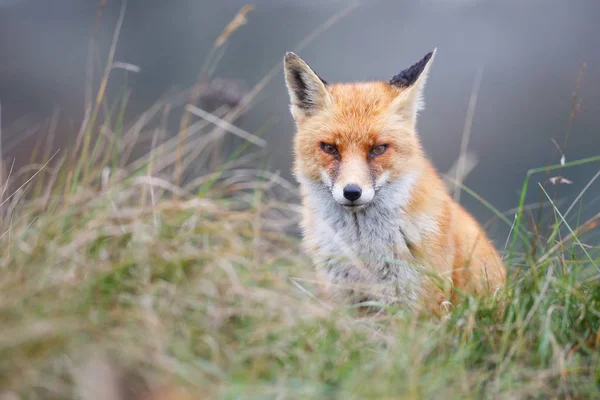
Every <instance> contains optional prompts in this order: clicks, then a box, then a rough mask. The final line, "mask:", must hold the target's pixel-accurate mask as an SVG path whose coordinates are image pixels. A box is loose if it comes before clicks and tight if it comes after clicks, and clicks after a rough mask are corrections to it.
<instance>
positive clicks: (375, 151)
mask: <svg viewBox="0 0 600 400" xmlns="http://www.w3.org/2000/svg"><path fill="white" fill-rule="evenodd" d="M387 148H388V145H387V144H380V145H379V146H375V147H373V148H372V149H371V151H370V152H369V155H370V156H371V157H376V156H380V155H382V154H383V153H385V152H386V150H387Z"/></svg>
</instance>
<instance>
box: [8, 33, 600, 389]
mask: <svg viewBox="0 0 600 400" xmlns="http://www.w3.org/2000/svg"><path fill="white" fill-rule="evenodd" d="M228 29H230V30H231V27H229V28H228ZM230 33H231V32H229V33H228V34H230ZM116 36H117V35H116ZM215 53H218V51H215ZM109 63H112V60H109ZM109 65H110V64H109ZM110 70H111V68H107V72H106V73H105V76H104V79H103V81H102V82H106V79H107V78H108V74H109V72H110ZM103 85H104V86H105V83H104V84H102V85H101V86H100V87H101V88H102V86H103ZM101 90H103V89H101ZM251 94H252V93H251ZM190 96H191V99H192V100H193V101H194V100H195V98H194V96H195V95H194V93H191V94H190V93H183V94H180V95H178V96H175V98H171V99H168V100H165V101H163V102H160V103H158V104H157V106H156V107H154V108H153V109H152V110H149V111H148V113H146V114H144V115H143V116H141V117H140V118H139V119H137V120H136V121H133V122H132V123H131V124H130V125H127V124H126V123H125V122H124V118H123V115H124V113H125V106H126V101H125V100H126V97H125V96H124V97H123V98H119V99H117V101H116V102H115V103H114V105H110V104H107V102H108V101H107V100H106V98H105V96H104V93H100V94H99V95H98V96H97V100H96V102H95V103H93V104H90V105H89V107H88V110H90V112H89V113H88V115H87V118H86V119H85V121H84V123H83V126H82V129H81V136H80V139H79V140H77V142H76V144H75V146H74V148H73V149H71V150H70V151H69V152H66V153H65V154H64V155H63V154H61V153H60V152H59V153H56V154H55V155H54V156H53V157H48V158H49V159H50V162H49V163H47V164H45V165H43V166H38V167H36V168H34V169H29V170H26V171H25V172H23V174H16V173H12V172H11V170H10V168H7V167H9V166H8V165H5V166H4V168H3V172H4V179H3V182H6V183H5V185H4V186H3V189H4V191H3V195H2V199H1V200H0V212H1V222H2V231H1V232H0V241H1V249H2V253H1V254H0V322H1V323H2V329H1V330H0V397H1V396H2V395H4V396H6V398H22V399H63V398H83V399H117V398H142V397H135V396H134V395H133V394H132V393H134V392H135V393H138V396H141V395H140V394H139V393H144V391H146V390H150V391H153V392H155V394H156V393H158V392H159V391H160V390H161V388H181V389H182V390H186V391H187V393H188V395H190V396H193V397H191V398H224V399H233V398H257V399H258V398H261V399H262V398H273V399H275V398H298V399H305V398H339V399H359V398H360V399H364V398H367V399H370V398H414V399H416V398H431V399H438V398H444V399H466V398H473V399H480V398H510V399H515V398H556V397H559V398H592V397H595V396H596V393H598V391H599V390H600V353H599V352H598V349H599V346H600V285H598V277H599V275H598V274H599V272H600V271H599V270H598V266H599V265H600V249H599V247H598V245H597V244H598V241H597V236H594V231H593V229H594V228H595V227H596V225H597V224H598V220H599V219H600V214H597V215H596V216H595V217H594V218H592V219H590V220H588V221H580V220H579V218H578V216H577V215H576V214H577V212H576V211H577V208H579V209H580V210H581V209H582V208H583V207H585V205H584V203H583V201H582V199H581V198H582V197H583V196H580V197H581V198H578V199H576V201H575V202H574V203H573V204H575V207H574V211H573V214H570V213H566V212H564V211H562V210H560V209H559V208H558V207H556V206H554V203H552V197H551V196H550V195H549V194H548V195H547V191H548V188H545V187H542V188H541V189H540V190H542V192H541V193H542V196H543V199H544V200H547V201H550V203H551V207H550V210H551V211H552V213H550V216H547V217H546V218H545V219H544V218H541V219H539V220H538V221H537V228H536V226H534V227H533V228H532V229H529V228H527V227H526V224H525V223H524V222H522V221H524V220H528V217H530V216H531V215H530V211H528V209H527V207H525V204H524V202H525V196H523V200H522V202H521V204H520V205H519V209H518V212H517V217H516V218H515V221H516V223H514V224H513V220H512V219H513V215H514V214H511V215H510V218H507V217H506V215H505V214H503V213H500V212H498V211H495V210H493V209H491V211H493V212H494V213H496V216H498V217H500V219H501V220H503V221H504V222H506V223H508V224H509V225H513V226H512V231H511V237H510V240H509V241H508V242H507V243H508V247H507V251H506V257H507V259H509V258H510V264H511V265H510V267H511V274H510V280H509V288H508V290H507V291H506V293H501V294H500V296H499V297H500V299H501V300H502V301H498V299H494V298H484V299H479V300H477V299H474V298H469V297H465V298H464V299H461V301H459V302H457V303H456V304H453V305H452V307H450V308H449V310H448V313H447V314H445V315H444V316H442V317H436V316H431V315H420V316H414V315H411V314H409V313H407V312H405V311H402V310H398V309H393V308H385V307H383V306H381V305H377V304H371V306H373V307H376V308H377V307H379V308H380V309H381V310H380V311H379V312H377V313H375V314H370V315H361V314H359V313H358V312H357V310H356V309H355V308H352V307H346V308H340V307H335V306H333V305H331V304H328V303H326V302H324V301H322V300H320V298H319V295H318V291H317V290H316V288H315V281H314V275H313V269H312V267H311V265H310V263H309V262H308V260H307V259H306V258H305V257H304V256H303V255H302V252H301V250H300V249H299V246H298V238H297V237H296V236H295V235H294V234H293V233H289V234H287V233H282V232H291V231H292V230H293V228H294V226H295V223H296V219H297V208H296V206H295V205H294V204H291V203H290V202H289V201H288V198H287V197H286V194H287V193H289V192H290V191H294V190H295V189H294V185H292V184H290V183H287V182H285V181H283V180H282V179H281V178H279V177H278V176H277V175H274V174H269V173H268V172H265V171H264V169H250V168H249V167H247V165H246V163H248V162H250V161H252V160H254V158H253V157H254V156H255V154H256V153H255V152H253V151H252V150H253V148H254V147H253V146H254V144H257V143H261V142H260V141H259V140H258V139H259V138H257V137H256V136H254V135H252V136H250V137H252V138H254V142H253V143H254V144H252V142H251V144H250V145H248V144H247V143H249V142H247V141H245V142H244V143H243V144H242V145H241V146H240V147H239V148H237V149H236V150H234V151H233V152H232V153H231V154H232V155H231V157H229V158H228V159H226V160H222V161H221V162H220V163H218V164H216V166H211V164H213V163H211V162H210V160H212V159H213V157H215V154H216V152H218V151H219V146H218V144H219V143H220V140H221V139H222V137H223V136H224V135H225V134H227V132H230V133H231V131H233V130H234V129H231V126H230V125H229V124H228V121H230V122H231V121H233V119H234V118H235V116H237V115H239V114H240V113H241V112H243V111H245V110H246V108H245V107H247V103H245V102H244V100H243V101H242V103H240V105H239V106H238V107H237V108H234V109H232V110H220V111H218V112H215V114H217V115H218V116H219V119H218V121H220V122H219V125H218V126H217V127H216V128H215V127H214V126H215V125H213V124H210V123H208V122H206V121H205V120H198V121H195V122H194V121H193V120H192V118H191V116H188V117H186V118H183V119H182V120H184V121H185V122H184V123H183V125H185V129H183V130H184V131H185V134H184V133H182V130H179V134H178V135H174V136H173V137H169V135H167V134H166V132H167V131H168V128H167V123H166V122H165V121H167V120H168V118H167V116H168V114H169V112H172V109H171V106H172V105H173V104H178V103H179V104H181V103H185V99H189V98H190ZM182 99H183V100H182ZM193 101H192V102H193ZM103 110H105V111H103ZM169 110H171V111H169ZM186 110H189V111H193V110H194V108H193V107H188V108H186ZM221 111H223V112H221ZM184 112H187V111H184ZM101 115H102V117H101ZM221 117H222V118H221ZM188 124H189V125H188ZM140 132H141V133H140ZM238 133H239V132H238ZM183 135H185V137H183V138H182V136H183ZM140 137H150V138H152V140H151V145H150V146H149V149H150V150H149V151H148V153H147V154H145V155H141V156H138V157H135V156H133V155H134V154H135V152H134V151H133V146H134V145H135V144H136V143H138V142H139V141H138V138H140ZM246 139H248V138H246ZM248 140H249V139H248ZM194 160H195V161H198V160H201V162H200V167H199V168H200V169H199V170H198V171H200V172H198V173H197V176H198V178H194V179H189V180H188V182H185V180H183V179H180V178H181V177H182V176H185V175H186V171H187V172H190V171H192V172H194V171H196V170H195V168H197V167H198V164H197V163H194V162H192V161H194ZM599 160H600V158H592V159H588V160H582V161H575V162H572V163H571V164H569V163H565V164H564V165H563V164H561V165H559V166H552V167H549V168H541V169H539V170H534V171H530V173H528V174H527V180H526V185H525V186H524V189H523V190H524V191H525V190H529V191H531V190H537V189H538V188H536V187H535V186H534V185H531V183H532V177H534V176H536V175H535V174H537V173H538V172H546V171H549V170H551V169H554V168H569V166H572V165H577V164H580V163H582V162H597V161H599ZM192 167H193V168H192ZM27 171H29V172H27ZM190 173H191V172H190ZM27 174H29V175H27ZM530 186H533V187H530ZM469 193H471V194H473V195H476V194H475V193H473V192H471V191H469ZM546 195H547V197H546ZM490 207H491V206H490ZM566 214H568V215H566ZM565 215H566V216H565ZM542 226H549V233H548V234H547V235H542V234H541V232H543V231H544V229H542V228H541V227H542ZM594 240H595V243H596V245H595V246H593V245H590V243H592V244H593V243H594ZM119 391H120V392H121V393H122V396H123V397H118V395H116V394H112V393H113V392H119ZM10 396H12V397H10ZM156 396H157V397H156V398H167V397H159V395H156ZM165 396H166V395H165ZM174 396H175V395H174ZM177 396H183V394H181V393H179V394H177ZM169 398H183V397H169Z"/></svg>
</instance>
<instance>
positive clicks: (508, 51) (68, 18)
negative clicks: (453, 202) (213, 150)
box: [0, 0, 600, 237]
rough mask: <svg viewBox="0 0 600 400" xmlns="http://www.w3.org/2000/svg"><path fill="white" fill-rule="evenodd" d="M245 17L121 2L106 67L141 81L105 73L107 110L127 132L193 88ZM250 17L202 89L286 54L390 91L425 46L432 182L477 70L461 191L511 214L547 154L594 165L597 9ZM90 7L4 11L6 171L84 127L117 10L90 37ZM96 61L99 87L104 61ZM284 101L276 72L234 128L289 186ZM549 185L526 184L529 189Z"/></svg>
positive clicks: (215, 8)
mask: <svg viewBox="0 0 600 400" xmlns="http://www.w3.org/2000/svg"><path fill="white" fill-rule="evenodd" d="M246 3H247V2H244V1H241V0H213V1H207V0H173V1H164V0H129V1H128V2H127V8H126V14H125V19H124V23H123V28H122V30H121V34H120V37H119V43H118V46H117V49H116V55H115V61H118V62H125V63H131V64H133V65H135V66H137V67H139V72H129V73H125V71H122V70H115V71H113V73H112V74H113V76H114V78H115V80H116V81H113V83H112V86H111V95H112V96H113V98H114V96H118V95H119V93H120V92H119V91H122V90H123V86H124V85H123V84H124V83H126V85H127V86H128V87H129V88H130V90H131V92H130V95H129V96H130V97H129V100H128V106H127V113H126V116H127V118H129V119H133V118H135V117H136V116H137V115H139V114H140V113H142V112H144V111H145V110H146V109H148V107H150V106H151V105H152V104H154V103H155V102H156V101H157V100H158V99H159V98H161V96H163V95H165V94H166V93H170V92H174V91H176V90H180V89H185V88H189V87H191V86H192V85H193V84H194V83H195V82H196V80H197V78H198V73H199V71H200V69H201V67H202V65H203V64H204V62H205V60H206V57H207V55H208V54H209V52H210V49H211V47H212V46H213V43H214V41H215V39H216V38H217V37H218V36H219V34H220V33H221V32H222V30H223V28H224V27H225V26H226V25H227V24H228V23H229V21H231V19H232V18H233V17H234V15H235V14H236V13H237V12H238V10H239V9H240V8H241V7H242V6H243V5H244V4H246ZM251 4H253V5H254V10H253V11H252V12H250V13H249V14H248V15H247V19H248V21H247V23H246V24H245V25H243V26H241V27H240V28H239V29H238V30H237V31H236V32H234V33H233V34H232V35H231V37H229V38H228V40H227V43H226V45H225V46H224V48H223V53H222V56H221V57H220V58H219V60H218V64H216V68H215V70H214V73H213V74H212V76H213V78H220V79H225V80H224V81H222V82H226V83H227V84H228V85H230V86H229V88H230V89H231V90H230V92H232V93H233V94H232V97H233V99H232V100H231V101H232V102H233V103H235V101H236V100H235V99H236V93H237V92H240V93H243V92H244V91H247V90H250V89H251V88H252V87H253V86H254V85H255V84H256V83H257V82H259V81H260V80H261V79H262V78H263V77H264V76H265V74H267V73H268V72H269V71H270V70H271V69H272V68H274V67H276V66H277V65H281V61H282V58H283V55H284V54H285V52H286V51H296V52H297V53H298V54H299V55H300V56H301V57H303V58H304V59H305V60H306V61H307V62H308V63H309V64H310V65H311V66H312V67H313V68H314V69H315V70H316V71H317V73H318V74H319V75H321V76H322V77H323V78H324V79H326V80H328V81H331V82H335V81H349V80H350V81H351V80H370V79H384V80H387V79H390V78H391V77H392V76H393V75H394V74H396V73H398V72H399V71H400V70H402V69H404V68H406V67H407V66H409V65H411V64H412V63H414V62H415V61H417V60H419V59H420V58H421V57H422V56H423V55H424V54H425V53H427V52H428V51H430V50H431V49H433V48H434V47H437V48H438V54H437V57H436V60H435V63H434V65H433V68H432V71H431V75H430V78H429V81H428V85H427V87H426V91H425V100H426V109H425V110H424V111H423V112H422V113H421V115H420V120H419V123H418V129H419V132H420V135H421V138H422V141H423V145H424V147H425V150H426V152H427V153H428V154H429V156H430V158H431V159H432V160H433V162H434V164H435V165H436V167H437V168H438V169H439V170H440V172H443V173H445V172H447V171H449V170H450V169H451V168H452V166H453V164H454V163H455V161H456V160H457V157H458V155H459V153H460V143H461V138H462V136H463V130H464V126H465V120H466V118H467V110H468V105H469V100H470V96H471V93H472V92H473V87H474V82H475V79H476V76H477V73H478V71H481V86H480V90H479V91H478V98H477V103H476V108H475V113H474V117H473V120H472V130H471V137H470V141H469V147H468V148H469V152H470V153H472V154H473V155H475V156H476V157H477V165H476V166H475V168H474V170H473V171H472V172H471V173H470V174H469V175H468V177H467V179H466V181H465V183H466V185H467V186H468V187H470V188H471V189H473V190H474V191H476V192H477V193H478V194H479V195H481V196H482V197H483V198H485V199H487V200H488V201H489V202H490V203H491V204H492V205H493V206H494V207H496V208H498V209H499V210H501V211H506V210H510V209H511V208H513V207H516V206H517V204H518V201H519V192H520V190H521V186H522V183H523V179H524V177H525V174H526V172H527V170H528V169H531V168H534V167H539V166H545V165H550V164H556V163H558V162H559V161H560V158H561V153H560V152H559V151H558V150H557V145H558V147H560V149H561V151H562V152H563V153H564V154H565V158H566V160H567V161H572V160H576V159H580V158H584V157H590V156H595V155H598V154H600V132H599V131H598V128H599V127H600V51H598V50H599V47H598V46H599V44H600V39H599V38H600V24H598V17H600V2H599V1H598V0H578V1H564V0H419V1H398V0H362V1H358V2H356V7H354V8H353V9H352V10H350V11H349V12H347V13H346V14H344V15H342V16H341V17H340V18H339V19H338V20H336V21H335V23H333V24H331V26H328V27H327V29H322V27H323V24H326V23H327V21H328V20H329V21H330V19H331V18H332V16H334V15H340V13H343V12H344V11H343V10H344V9H347V8H348V7H349V4H350V2H349V1H348V0H256V1H253V2H252V3H251ZM98 7H99V2H97V1H94V0H52V1H47V0H0V37H1V38H2V40H1V41H0V60H1V62H0V105H1V110H2V120H1V123H2V128H3V129H2V149H3V157H4V159H5V160H12V159H15V158H16V163H17V165H18V164H19V163H21V164H25V163H26V162H27V161H28V160H29V158H30V153H31V151H32V148H33V146H34V145H35V143H36V142H39V141H44V140H46V135H47V132H48V127H49V126H50V125H51V124H52V116H53V115H56V113H57V112H59V113H60V121H61V122H60V124H58V128H56V129H55V135H56V140H55V146H57V147H60V146H64V145H65V144H68V143H69V142H72V141H73V140H74V138H75V136H76V135H77V131H78V129H79V126H80V124H81V120H82V118H83V114H84V99H85V87H86V84H85V82H86V61H87V52H88V41H89V38H90V35H92V33H93V32H94V29H96V28H95V27H96V26H97V29H98V32H97V38H98V42H99V43H98V46H99V49H100V50H101V54H102V55H103V57H105V55H106V53H107V52H108V48H109V47H110V41H111V37H112V33H113V30H114V28H115V25H116V23H117V20H118V17H119V12H120V9H121V1H119V0H105V8H104V10H103V14H102V18H101V19H100V22H99V23H98V24H97V25H96V19H97V15H98ZM320 27H321V28H320ZM319 29H322V32H320V33H319V35H318V36H317V37H315V38H314V40H312V41H310V43H308V45H306V46H303V48H301V49H298V45H299V44H300V43H301V42H302V41H303V40H304V39H305V38H306V37H307V36H309V35H311V34H312V33H314V32H315V31H316V30H317V31H318V30H319ZM96 61H97V62H98V65H99V67H97V70H99V71H100V72H101V68H102V67H101V66H102V65H104V62H105V59H104V58H102V59H98V60H96ZM584 64H585V68H584V67H583V66H584ZM115 82H116V83H115ZM578 82H579V84H578ZM578 86H579V89H578V90H577V96H576V97H575V99H574V97H573V93H574V91H575V90H576V88H577V87H578ZM240 96H241V95H240ZM287 96H288V95H287V92H286V89H285V86H284V81H283V75H282V74H281V71H280V70H278V71H277V75H276V76H274V77H273V79H272V80H271V81H269V83H268V84H267V86H266V87H265V88H264V90H263V91H261V92H260V94H259V95H258V97H257V98H256V102H255V104H254V106H253V107H252V109H251V110H250V111H249V112H247V113H245V114H244V116H243V117H242V118H241V119H239V120H237V121H236V124H238V125H239V126H240V127H241V128H243V129H245V130H247V131H249V132H259V131H260V132H262V133H261V135H263V137H264V138H265V139H266V140H267V142H268V145H267V149H266V153H265V154H266V155H267V159H268V169H269V170H271V171H280V173H281V175H282V176H283V177H285V178H287V179H290V180H292V179H293V178H292V176H291V174H290V163H291V151H292V148H291V141H292V137H293V133H294V125H293V121H292V118H291V115H290V114H289V108H288V97H287ZM225 102H227V100H225ZM204 106H205V107H208V108H210V105H206V104H205V105H204ZM213 108H214V107H213ZM573 110H576V112H575V113H573ZM574 114H576V115H574ZM573 116H574V118H573ZM28 132H33V133H30V134H28ZM552 139H554V140H555V142H556V144H557V145H555V144H554V143H553V142H552ZM597 171H598V164H597V163H596V164H586V165H583V166H580V167H574V168H569V169H566V170H565V171H563V172H562V174H563V175H564V177H565V178H567V179H569V180H570V181H572V182H573V183H572V184H571V185H566V184H563V185H560V188H559V192H558V193H559V195H558V197H557V199H558V200H560V199H566V200H565V201H566V203H565V204H566V205H567V206H568V205H570V202H571V201H572V199H573V198H574V197H575V196H576V195H577V194H578V193H579V192H580V191H581V190H582V188H583V187H585V185H586V184H587V183H588V182H589V180H590V179H591V178H592V177H593V176H594V174H596V172H597ZM551 176H553V175H552V174H551V175H544V174H541V175H536V176H535V177H534V179H532V184H533V185H537V182H538V181H539V182H544V181H546V180H547V179H548V177H551ZM532 192H533V193H532V196H531V199H529V200H531V201H537V200H539V193H538V191H537V190H536V189H535V188H534V189H532ZM599 197H600V184H596V185H594V186H592V187H591V188H590V189H589V190H588V191H587V192H586V195H585V200H586V205H587V206H586V207H587V208H586V210H585V211H584V214H592V213H595V210H598V204H599V201H598V198H599ZM461 202H462V203H463V204H464V205H465V206H466V207H467V208H468V209H469V210H471V211H472V212H474V214H475V215H476V216H477V217H478V218H479V219H480V220H481V221H486V220H487V219H489V218H490V217H491V216H492V213H491V212H490V211H489V210H488V209H487V208H486V207H485V206H483V205H482V204H481V203H480V202H479V201H478V200H475V199H474V198H472V197H471V196H468V195H466V194H463V195H462V197H461ZM596 212H597V211H596ZM496 234H497V235H502V236H504V235H505V234H506V232H505V231H504V230H502V229H501V230H499V231H497V233H496ZM504 237H505V236H504Z"/></svg>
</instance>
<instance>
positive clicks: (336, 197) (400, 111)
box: [284, 51, 506, 310]
mask: <svg viewBox="0 0 600 400" xmlns="http://www.w3.org/2000/svg"><path fill="white" fill-rule="evenodd" d="M434 56H435V51H433V52H431V53H429V54H427V55H426V56H425V57H424V58H423V59H422V60H420V61H419V62H417V63H416V64H414V65H413V66H411V67H409V68H407V69H405V70H404V71H402V72H401V73H400V74H398V75H396V76H395V77H393V78H392V79H391V80H390V81H387V82H386V81H373V82H351V83H335V84H330V83H327V82H326V81H324V80H323V79H321V78H320V77H319V76H318V75H317V74H316V73H315V72H314V71H313V70H312V69H311V68H310V67H309V66H308V64H306V62H304V61H303V60H302V59H301V58H300V57H298V56H297V55H295V54H293V53H288V54H286V56H285V59H284V64H285V79H286V84H287V87H288V91H289V94H290V99H291V112H292V115H293V117H294V120H295V122H296V128H297V132H296V135H295V138H294V159H295V160H294V173H295V176H296V178H297V180H298V181H299V183H300V190H301V195H302V204H303V218H302V223H301V225H302V230H303V245H304V248H305V249H306V251H307V252H308V254H309V255H310V256H311V258H312V260H313V262H314V264H315V266H316V268H317V274H318V276H319V278H320V282H321V283H322V286H323V288H324V289H325V292H326V293H327V294H328V295H329V297H330V298H332V299H333V300H335V301H343V302H344V301H350V302H357V301H364V300H376V301H380V302H384V303H387V304H400V305H405V306H408V307H409V308H413V307H414V306H417V305H425V306H426V307H427V308H431V309H435V310H437V309H439V306H440V304H441V303H443V302H444V301H451V300H452V296H453V293H455V289H460V290H462V291H466V292H471V293H485V292H488V291H495V290H497V289H498V288H500V287H502V286H503V285H504V283H505V276H506V272H505V268H504V266H503V264H502V261H501V258H500V256H499V254H498V253H497V251H496V250H495V248H494V246H493V245H492V243H491V242H490V240H489V239H488V238H487V236H486V234H485V232H484V231H483V229H482V228H481V226H480V225H479V224H478V222H477V221H476V220H475V219H474V218H473V217H472V216H471V215H470V214H469V213H468V212H467V211H465V210H464V209H463V208H462V207H461V206H460V205H459V204H458V203H456V202H455V201H454V200H453V199H452V198H451V197H450V195H449V194H448V193H447V190H446V187H445V185H444V182H443V181H442V179H441V178H440V176H439V175H438V173H437V172H436V170H435V168H434V167H433V165H432V164H431V163H430V162H429V161H428V159H427V158H426V156H425V154H424V152H423V149H422V147H421V144H420V141H419V138H418V136H417V132H416V120H417V113H418V111H419V110H420V109H421V108H422V91H423V87H424V84H425V81H426V79H427V75H428V71H429V68H430V66H431V63H432V61H433V58H434Z"/></svg>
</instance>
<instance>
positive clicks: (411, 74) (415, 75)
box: [390, 48, 437, 88]
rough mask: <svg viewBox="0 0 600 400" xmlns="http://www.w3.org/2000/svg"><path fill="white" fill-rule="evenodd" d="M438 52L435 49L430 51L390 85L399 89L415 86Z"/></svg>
mask: <svg viewBox="0 0 600 400" xmlns="http://www.w3.org/2000/svg"><path fill="white" fill-rule="evenodd" d="M436 51H437V48H435V49H433V51H430V52H429V53H427V54H425V56H424V57H423V58H422V59H421V60H419V61H417V62H416V63H415V64H413V65H412V66H410V67H409V68H407V69H405V70H404V71H402V72H400V73H399V74H398V75H396V76H394V77H393V78H392V79H391V80H390V85H393V86H396V87H399V88H406V87H409V86H411V85H412V84H414V83H415V82H416V81H417V79H419V76H421V73H423V70H424V69H425V67H426V66H427V64H428V63H429V61H430V60H431V58H432V57H433V55H434V54H435V53H436Z"/></svg>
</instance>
